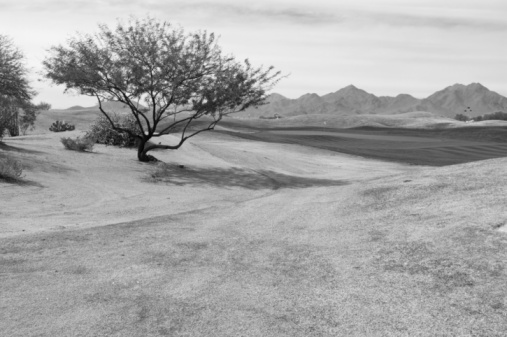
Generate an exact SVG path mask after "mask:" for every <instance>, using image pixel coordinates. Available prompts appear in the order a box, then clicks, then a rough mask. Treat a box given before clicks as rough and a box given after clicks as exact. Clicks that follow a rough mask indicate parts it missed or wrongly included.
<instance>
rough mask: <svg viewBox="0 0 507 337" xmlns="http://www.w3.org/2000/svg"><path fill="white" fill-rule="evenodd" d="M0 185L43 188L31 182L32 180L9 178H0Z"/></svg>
mask: <svg viewBox="0 0 507 337" xmlns="http://www.w3.org/2000/svg"><path fill="white" fill-rule="evenodd" d="M0 183H7V184H10V185H18V186H32V187H44V185H42V184H40V183H38V182H36V181H33V180H26V179H24V178H18V179H14V178H10V177H2V176H0Z"/></svg>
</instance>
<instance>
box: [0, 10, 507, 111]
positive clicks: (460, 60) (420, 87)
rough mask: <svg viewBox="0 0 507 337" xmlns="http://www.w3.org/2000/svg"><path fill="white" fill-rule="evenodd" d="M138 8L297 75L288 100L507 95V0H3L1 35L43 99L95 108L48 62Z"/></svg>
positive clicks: (289, 81) (283, 90)
mask: <svg viewBox="0 0 507 337" xmlns="http://www.w3.org/2000/svg"><path fill="white" fill-rule="evenodd" d="M130 15H134V16H137V17H144V16H147V15H149V16H151V17H154V18H156V19H158V20H165V21H168V22H171V23H173V24H176V25H180V26H181V27H183V28H184V29H185V31H188V32H192V31H196V30H207V31H208V32H214V33H215V34H216V35H219V36H220V40H219V44H220V46H221V47H222V49H223V51H224V52H226V53H227V54H232V55H234V56H235V57H236V58H237V59H239V60H242V59H245V58H248V59H249V60H250V61H251V63H252V64H253V65H256V66H260V65H265V66H270V65H272V66H274V67H275V69H277V70H281V71H282V72H283V73H284V74H287V75H289V76H288V77H287V78H285V79H283V80H282V81H281V82H280V83H278V85H277V86H276V87H275V88H274V89H273V92H276V93H279V94H282V95H284V96H286V97H288V98H297V97H299V96H301V95H303V94H306V93H316V94H318V95H324V94H327V93H330V92H335V91H337V90H339V89H340V88H343V87H345V86H347V85H350V84H353V85H355V86H356V87H358V88H361V89H363V90H366V91H368V92H370V93H373V94H375V95H377V96H395V95H398V94H400V93H407V94H411V95H413V96H415V97H417V98H424V97H427V96H429V95H431V94H432V93H434V92H435V91H438V90H441V89H444V88H445V87H447V86H450V85H453V84H455V83H461V84H470V83H473V82H479V83H481V84H483V85H484V86H486V87H487V88H489V89H490V90H493V91H496V92H498V93H499V94H501V95H504V96H507V43H506V42H507V19H506V18H507V1H505V0H445V1H442V0H312V1H308V0H305V1H302V0H256V1H243V0H208V1H205V0H204V1H201V0H86V1H85V0H0V34H3V35H7V36H9V37H10V38H11V39H12V42H13V43H14V44H15V45H16V46H17V47H18V48H19V49H20V50H21V51H22V52H23V53H24V55H25V63H26V66H27V68H28V69H29V74H30V75H29V76H30V80H31V81H32V82H31V83H32V86H33V88H34V89H36V90H37V91H38V92H39V95H38V96H37V97H36V99H35V101H36V102H38V101H45V102H49V103H50V104H52V106H53V108H67V107H70V106H74V105H82V106H92V105H95V104H96V102H95V100H94V99H93V98H90V97H86V96H78V95H75V94H64V93H63V90H64V88H63V87H59V86H55V85H53V84H51V83H50V82H48V81H47V80H45V79H44V77H43V73H42V72H43V68H42V61H43V60H44V59H45V57H46V56H47V50H48V49H49V48H50V47H51V46H53V45H58V44H64V43H65V42H66V41H67V39H69V38H71V37H73V36H76V34H77V33H78V32H79V33H90V34H92V33H94V32H96V31H97V26H98V24H106V25H110V26H114V25H115V24H116V21H117V19H127V18H128V17H129V16H130Z"/></svg>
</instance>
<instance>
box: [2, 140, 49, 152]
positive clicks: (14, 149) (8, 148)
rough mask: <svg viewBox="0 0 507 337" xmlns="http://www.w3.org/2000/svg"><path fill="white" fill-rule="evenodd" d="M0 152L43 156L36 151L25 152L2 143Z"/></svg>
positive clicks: (25, 150)
mask: <svg viewBox="0 0 507 337" xmlns="http://www.w3.org/2000/svg"><path fill="white" fill-rule="evenodd" d="M0 150H2V151H6V152H19V153H27V154H43V153H44V152H41V151H36V150H27V149H23V148H21V147H16V146H12V145H7V144H5V143H3V142H0Z"/></svg>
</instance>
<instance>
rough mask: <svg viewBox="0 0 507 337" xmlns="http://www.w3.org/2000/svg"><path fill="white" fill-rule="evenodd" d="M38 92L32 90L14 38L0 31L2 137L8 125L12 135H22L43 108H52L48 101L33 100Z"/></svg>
mask: <svg viewBox="0 0 507 337" xmlns="http://www.w3.org/2000/svg"><path fill="white" fill-rule="evenodd" d="M35 95H36V92H35V91H34V90H32V88H31V87H30V84H29V82H28V79H27V71H26V69H25V67H24V65H23V54H22V53H21V52H20V51H19V49H17V48H16V47H15V46H14V44H13V43H12V42H11V40H10V39H9V38H8V37H7V36H5V35H0V138H1V137H2V135H3V134H4V131H5V129H7V130H8V131H9V133H10V134H11V136H17V135H19V132H20V130H21V132H23V133H24V132H26V130H27V129H28V128H30V127H33V125H34V122H35V119H36V117H37V114H38V112H39V111H40V110H44V109H49V108H50V106H49V104H47V103H40V104H38V105H35V104H33V103H32V102H31V100H32V99H33V97H34V96H35Z"/></svg>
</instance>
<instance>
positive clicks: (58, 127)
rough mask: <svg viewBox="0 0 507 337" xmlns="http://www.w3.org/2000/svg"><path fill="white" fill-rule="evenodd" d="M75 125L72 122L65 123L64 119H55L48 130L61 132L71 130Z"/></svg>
mask: <svg viewBox="0 0 507 337" xmlns="http://www.w3.org/2000/svg"><path fill="white" fill-rule="evenodd" d="M75 128H76V127H75V126H74V125H72V124H69V123H67V122H66V121H58V120H57V121H56V122H54V123H53V124H52V125H51V126H50V127H49V131H53V132H63V131H72V130H74V129H75Z"/></svg>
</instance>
